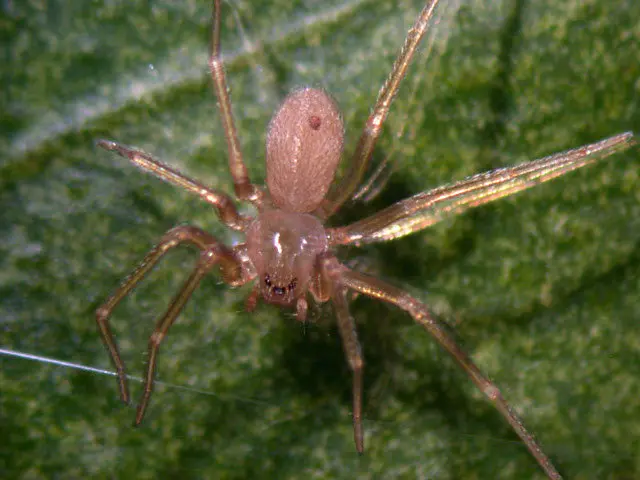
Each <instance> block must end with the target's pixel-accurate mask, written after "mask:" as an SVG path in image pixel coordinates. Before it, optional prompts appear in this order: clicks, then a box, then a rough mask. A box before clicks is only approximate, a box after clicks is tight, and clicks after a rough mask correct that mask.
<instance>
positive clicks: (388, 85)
mask: <svg viewBox="0 0 640 480" xmlns="http://www.w3.org/2000/svg"><path fill="white" fill-rule="evenodd" d="M438 1H439V0H427V2H426V5H425V6H424V8H423V9H422V11H421V12H420V15H419V16H418V18H417V19H416V21H415V23H414V24H413V26H412V27H411V28H410V29H409V33H408V34H407V38H406V39H405V42H404V45H403V46H402V50H401V52H400V55H399V56H398V58H397V59H396V61H395V62H394V64H393V67H392V69H391V73H390V74H389V76H388V77H387V80H386V81H385V82H384V85H383V86H382V88H381V89H380V92H379V93H378V99H377V100H376V104H375V106H374V107H373V111H372V112H371V115H369V118H368V119H367V123H366V124H365V127H364V130H363V131H362V134H361V136H360V139H359V140H358V144H357V146H356V149H355V151H354V153H353V156H352V158H351V164H350V167H349V170H348V171H347V172H346V174H345V176H344V177H343V178H342V179H341V180H340V182H339V183H338V185H336V186H335V188H332V189H331V190H330V192H329V195H328V196H327V198H325V200H324V201H323V203H322V205H321V206H320V208H319V209H318V210H319V211H318V212H317V213H318V215H319V216H321V217H323V218H327V217H329V216H331V215H332V214H334V213H335V212H336V211H337V210H338V209H339V208H340V206H341V205H342V204H343V203H344V202H345V201H347V200H348V199H349V198H351V195H352V194H353V192H354V191H355V190H356V189H357V188H358V185H359V184H360V180H361V179H362V176H363V175H364V172H365V170H366V169H367V164H368V163H369V159H370V158H371V154H372V153H373V149H374V148H375V145H376V142H377V141H378V137H379V136H380V133H381V132H382V126H383V124H384V121H385V120H386V118H387V115H388V114H389V109H390V108H391V103H392V102H393V99H394V97H395V96H396V94H397V93H398V89H399V88H400V83H401V82H402V79H403V78H404V77H405V74H406V73H407V68H409V64H410V63H411V60H412V59H413V56H414V54H415V52H416V50H417V48H418V45H419V44H420V41H421V40H422V37H423V36H424V34H425V33H426V32H427V29H428V27H429V20H430V19H431V17H432V16H433V13H434V11H435V8H436V5H437V4H438Z"/></svg>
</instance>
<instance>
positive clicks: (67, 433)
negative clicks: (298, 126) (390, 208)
mask: <svg viewBox="0 0 640 480" xmlns="http://www.w3.org/2000/svg"><path fill="white" fill-rule="evenodd" d="M444 7H445V8H442V9H441V11H440V14H439V19H440V23H439V26H438V34H439V35H438V36H437V37H436V39H435V40H434V42H433V45H434V48H433V52H432V54H431V56H430V58H429V59H428V61H427V57H426V55H425V51H424V50H423V51H421V52H420V54H419V56H418V58H417V59H416V62H415V64H414V66H413V68H412V69H411V71H410V73H409V76H408V78H407V80H406V83H405V85H404V88H403V89H402V91H401V94H400V95H399V97H398V99H397V103H396V104H395V105H394V108H393V111H392V114H391V116H390V118H389V122H388V123H387V128H386V130H385V133H384V136H383V138H382V140H381V142H380V144H379V149H378V151H377V154H376V155H377V156H376V159H377V160H378V161H380V160H381V159H383V158H384V157H385V156H386V155H390V156H391V158H392V159H393V162H394V167H395V173H394V175H393V177H392V178H391V180H390V182H389V183H388V185H387V188H386V190H385V191H384V192H383V193H382V194H381V195H380V196H379V197H377V198H376V199H375V200H374V201H373V202H371V203H369V204H366V205H362V204H353V205H350V206H349V207H348V208H347V209H345V211H344V212H341V214H340V215H339V216H338V217H336V219H335V220H334V221H333V224H340V223H343V222H347V221H349V220H353V219H356V218H360V217H361V216H363V215H366V214H369V213H372V212H373V211H376V210H378V209H380V208H382V207H384V206H385V205H388V204H390V203H392V202H394V201H396V200H399V199H401V198H404V197H406V196H408V195H410V194H412V193H415V192H418V191H422V190H426V189H428V188H431V187H434V186H437V185H440V184H443V183H447V182H451V181H453V180H458V179H462V178H464V177H465V176H467V175H470V174H472V173H475V172H478V171H483V170H486V169H489V168H495V167H498V166H503V165H509V164H513V163H517V162H520V161H524V160H528V159H533V158H537V157H540V156H544V155H547V154H550V153H553V152H556V151H559V150H563V149H567V148H571V147H575V146H578V145H582V144H584V143H589V142H593V141H596V140H598V139H600V138H603V137H606V136H609V135H612V134H615V133H618V132H622V131H627V130H634V131H635V132H638V131H640V62H638V59H639V58H640V3H638V2H637V1H635V0H614V1H608V0H591V1H577V0H570V1H563V2H556V1H551V0H549V1H493V0H490V1H478V0H472V1H468V2H462V5H455V4H453V3H448V4H445V5H444ZM446 7H449V8H446ZM419 8H420V2H408V1H400V2H383V1H375V0H374V1H347V2H291V1H289V0H287V1H274V2H257V1H248V0H246V1H244V0H243V1H238V2H236V1H234V2H232V3H231V4H228V3H225V4H224V6H223V14H224V21H223V30H224V31H223V50H224V51H225V52H226V54H227V56H228V63H227V72H228V77H229V81H230V84H231V94H232V99H233V102H234V109H235V110H234V113H235V114H236V117H237V121H238V127H239V132H240V139H241V142H242V145H243V147H244V152H245V155H246V160H247V163H248V166H249V169H250V172H251V174H252V177H253V178H254V179H256V180H257V181H259V182H261V181H262V179H263V174H264V165H263V145H264V136H265V128H266V125H267V122H268V120H269V116H270V113H271V112H273V110H274V109H275V108H276V107H277V105H278V103H279V102H280V101H281V100H282V98H283V97H284V95H286V93H287V92H288V91H289V90H291V89H292V88H294V87H295V86H297V85H313V86H322V87H324V88H326V89H327V90H329V91H330V92H331V93H332V94H333V95H335V97H336V99H337V101H338V102H339V104H340V105H341V107H342V109H343V111H344V115H345V119H346V122H347V130H348V134H347V139H348V145H350V147H349V148H348V151H350V150H351V148H352V146H353V145H354V142H355V140H356V138H357V136H358V133H359V129H360V128H362V125H363V123H364V121H365V119H366V116H367V114H368V112H369V109H370V107H371V106H372V104H373V102H374V100H375V96H376V93H377V91H378V89H379V87H380V85H381V84H382V82H383V80H384V78H385V75H386V73H387V72H388V70H389V68H390V65H391V62H392V61H393V58H394V56H395V55H396V53H397V51H398V49H399V46H400V44H401V42H402V39H403V36H404V35H405V33H406V30H407V29H408V27H409V25H410V24H411V22H412V20H413V18H414V17H415V15H416V13H417V11H418V10H419ZM0 18H1V20H0V34H1V35H2V38H3V44H4V45H5V46H6V50H5V51H4V53H3V61H2V64H1V65H0V76H1V77H2V93H1V94H0V99H1V100H0V101H1V102H2V104H1V105H0V125H1V129H2V135H1V136H0V152H1V153H0V155H1V156H0V229H1V233H0V347H1V348H2V349H5V350H11V351H14V352H23V353H29V354H35V355H41V356H45V357H49V358H54V359H58V360H64V361H68V362H75V363H77V364H80V365H85V366H92V367H98V368H111V365H110V361H109V358H108V355H107V353H106V351H105V350H104V347H103V345H102V342H101V340H100V338H99V336H98V333H97V330H96V327H95V322H94V315H93V312H94V310H95V309H96V307H98V306H99V304H100V302H101V301H103V300H104V299H105V298H106V297H107V295H109V294H110V293H111V291H112V290H113V289H114V288H115V287H116V286H117V285H118V282H119V281H120V280H121V279H122V278H123V277H124V276H126V275H127V274H128V273H129V272H130V270H131V269H132V268H133V266H134V265H135V264H136V262H138V261H139V260H140V259H141V258H142V257H143V255H144V254H145V253H146V251H148V249H149V248H150V247H151V246H152V245H153V243H154V242H155V241H156V240H158V239H159V238H160V237H161V235H162V234H163V233H164V232H165V231H166V230H168V229H169V228H171V227H173V226H175V225H178V224H184V223H190V224H194V225H198V226H200V227H202V228H205V229H207V230H208V231H211V232H212V233H213V234H214V235H216V236H218V237H219V238H220V239H221V240H223V241H225V242H227V243H232V242H237V241H239V240H241V237H238V236H237V235H236V234H232V233H230V232H229V231H228V230H226V229H224V228H223V227H222V226H221V224H220V222H219V221H218V220H217V217H216V215H215V214H214V212H213V211H212V210H211V209H210V208H209V207H207V205H205V204H203V203H202V202H199V201H198V200H197V199H195V198H193V197H191V196H189V195H188V194H186V193H183V192H181V191H177V190H176V189H175V188H173V187H171V186H169V185H166V184H164V183H162V182H160V181H159V180H157V179H154V178H152V177H150V176H148V175H145V174H143V173H141V172H140V171H138V170H136V169H135V168H134V167H132V166H131V165H130V164H128V163H127V161H126V160H124V159H122V158H120V157H117V156H116V155H114V154H110V153H109V152H105V151H102V150H98V149H96V148H95V146H94V141H95V139H97V138H109V139H114V140H118V141H121V142H123V143H128V144H134V145H137V146H139V147H141V148H144V149H145V150H147V151H149V152H153V153H154V154H155V155H157V156H158V157H159V158H161V159H164V160H166V161H167V162H170V163H171V164H172V165H175V166H177V167H179V168H180V169H182V170H183V171H185V172H187V173H188V174H190V175H192V176H193V177H195V178H198V179H200V180H201V181H203V182H205V183H207V184H209V185H211V186H212V187H215V188H219V189H221V190H224V191H226V192H231V189H230V178H229V174H228V172H227V168H226V151H225V143H224V139H223V136H222V131H221V126H220V122H219V119H218V115H217V109H216V105H215V99H214V98H213V95H212V93H211V88H210V83H209V78H208V75H207V70H206V61H207V51H208V29H209V24H210V5H209V3H208V2H193V1H180V2H175V1H158V2H149V1H145V2H124V1H120V2H116V1H110V2H99V1H86V2H71V1H66V2H63V1H58V2H42V1H24V2H16V1H4V2H3V3H2V12H1V17H0ZM639 156H640V151H639V149H637V148H635V149H631V150H629V151H627V152H625V153H622V154H619V155H615V156H614V157H610V158H608V159H607V160H606V161H604V162H602V163H601V164H599V165H596V166H594V167H590V168H586V169H584V170H582V171H579V172H576V173H573V174H570V175H568V176H566V177H564V178H562V179H559V180H556V181H554V182H552V183H550V184H546V185H544V186H540V187H538V188H536V189H534V190H532V191H530V192H526V193H523V194H520V195H518V196H516V197H513V198H510V199H506V200H503V201H501V202H498V203H496V204H494V205H490V206H487V207H484V208H481V209H478V210H475V211H473V212H470V213H469V214H467V215H464V216H462V217H460V218H456V219H452V220H450V221H446V222H443V223H442V224H440V225H437V226H435V227H433V228H431V229H429V230H427V231H425V232H423V233H420V234H416V235H414V236H411V237H408V238H405V239H402V240H399V241H397V242H394V243H389V244H382V245H373V246H370V247H367V248H362V249H350V250H347V249H345V250H344V251H340V252H339V254H340V256H341V258H344V259H345V261H346V260H347V259H355V260H354V261H355V262H356V263H357V264H358V265H360V266H361V267H362V268H365V269H367V270H369V271H372V272H375V273H376V274H377V275H380V276H381V277H382V278H384V279H386V280H388V281H390V282H392V283H394V284H396V285H399V286H402V287H404V288H407V289H408V290H409V291H410V292H412V293H414V294H415V295H417V296H418V297H419V298H420V299H422V300H423V301H425V302H427V303H428V304H429V305H430V306H431V308H432V310H433V312H434V314H436V315H437V316H439V317H440V318H442V319H443V320H445V321H447V322H448V323H449V324H450V325H451V326H452V327H453V329H454V330H455V332H456V335H457V337H458V338H459V339H460V341H461V342H462V343H463V344H464V345H465V347H466V348H467V349H468V350H469V352H470V353H471V354H472V356H473V358H474V359H475V360H476V361H477V362H478V364H479V365H480V366H481V368H483V369H484V370H485V371H486V372H488V374H489V375H490V377H491V378H492V379H493V380H495V381H496V382H497V384H498V385H499V386H500V387H501V388H502V389H503V393H504V394H505V396H506V397H507V399H508V400H509V401H510V402H512V404H513V405H514V406H515V408H516V409H517V410H518V411H519V412H520V413H521V414H522V416H523V417H524V420H525V422H526V424H527V425H528V427H529V428H530V429H531V430H532V431H533V432H534V433H535V434H536V435H537V437H538V439H539V440H540V441H541V443H542V444H543V446H544V448H545V449H546V451H547V452H548V453H549V454H550V455H551V457H552V458H553V459H554V461H555V462H556V463H557V466H558V468H559V469H560V470H561V471H562V472H563V474H564V475H566V478H574V479H575V478H579V479H605V478H606V479H633V478H640V456H639V455H638V445H639V442H640V375H639V374H638V365H639V363H640V356H639V353H638V352H639V351H640V333H639V332H638V312H639V311H640V279H639V278H638V272H639V271H640V202H639V200H640V189H639V188H638V185H639V180H640V178H639V177H640V158H639ZM194 259H195V255H194V254H193V252H191V251H189V250H188V249H185V250H179V251H176V252H175V253H173V254H172V255H170V257H169V258H167V259H166V261H165V262H163V264H162V266H161V267H160V268H158V269H157V270H156V271H154V273H153V274H152V276H151V278H149V279H148V281H147V282H145V283H144V284H142V285H141V286H140V288H139V289H138V290H137V291H136V292H135V294H133V295H132V296H131V297H130V298H128V299H127V300H126V301H125V302H124V303H123V304H122V305H121V306H120V307H119V308H118V309H117V310H116V312H115V315H114V318H113V324H112V325H113V329H114V331H115V332H116V335H117V340H118V342H119V345H120V348H121V352H122V354H123V356H124V358H125V361H126V362H127V366H128V369H129V373H130V374H131V375H140V374H141V373H142V371H143V368H144V361H145V357H146V345H147V337H148V335H149V334H150V332H151V330H152V328H153V324H154V321H155V319H156V317H157V316H158V315H159V314H160V313H161V312H162V311H163V309H164V308H165V306H166V305H167V303H168V302H169V299H170V298H171V296H172V295H173V294H174V293H175V292H176V291H177V289H178V288H179V285H180V284H181V283H182V281H183V280H184V278H185V277H186V275H187V274H188V272H189V269H190V268H191V266H192V264H193V261H194ZM247 293H248V289H247V288H242V289H237V290H232V289H230V288H228V287H226V286H225V285H224V284H222V283H221V282H220V280H219V279H218V278H217V277H216V276H215V275H212V276H211V277H209V278H208V279H207V280H206V281H205V282H204V283H203V285H202V286H201V288H200V289H199V290H198V291H197V292H196V294H195V295H194V297H193V299H192V300H191V302H190V303H189V304H188V306H187V308H186V310H185V312H184V314H183V315H182V316H181V318H180V319H179V321H178V322H177V323H176V325H175V326H174V327H173V328H172V330H171V331H170V333H169V336H168V337H167V339H166V341H165V343H164V344H163V345H162V348H161V353H160V360H159V375H158V378H159V380H161V381H163V382H166V384H163V385H158V386H157V388H156V391H155V393H154V395H153V397H152V402H151V405H150V409H149V411H148V413H147V417H146V419H145V421H144V423H143V424H142V426H141V427H140V428H133V427H132V426H131V423H132V421H133V417H134V409H133V406H131V407H130V408H127V407H125V406H123V405H122V404H121V403H120V401H119V400H118V396H117V390H116V382H115V381H114V380H113V378H110V377H107V376H105V375H100V374H97V373H88V372H83V371H79V370H75V369H71V368H64V367H60V366H53V365H50V364H47V363H44V362H41V361H40V362H37V361H31V360H25V359H19V358H16V357H14V356H10V355H8V354H6V353H5V354H3V355H2V356H0V365H1V370H0V429H1V431H2V440H1V441H0V477H2V478H27V479H38V478H88V477H91V478H140V479H143V478H173V477H177V476H178V475H179V476H181V477H182V478H249V477H254V478H303V477H304V478H428V479H461V478H464V479H473V478H477V479H487V478H505V479H519V478H542V475H541V473H540V471H539V469H538V467H537V465H536V464H535V462H534V461H533V460H532V458H531V457H530V455H529V454H528V453H527V451H526V449H525V448H524V446H523V445H522V444H521V443H520V442H519V441H518V440H517V438H516V437H515V435H514V434H513V433H512V432H511V429H510V427H509V426H508V425H507V424H506V422H505V421H504V420H503V419H502V418H501V417H500V416H499V414H498V413H497V412H496V411H494V409H493V408H492V407H491V406H490V405H489V404H488V403H487V402H486V401H485V400H484V399H483V397H482V396H481V394H480V393H479V392H478V391H476V389H475V388H474V387H473V385H472V384H471V383H470V382H469V380H468V379H467V378H466V376H465V375H464V373H463V372H461V371H460V370H459V368H458V367H457V365H455V364H454V363H453V362H452V361H451V360H450V359H449V358H448V357H447V355H445V354H444V353H443V352H441V351H440V349H439V347H438V346H437V345H435V343H434V342H433V341H432V340H431V338H429V336H428V335H427V333H426V332H424V331H423V330H422V329H421V328H420V327H417V326H415V325H414V324H413V323H412V321H411V320H410V319H409V318H407V316H406V315H404V314H402V313H400V312H398V311H395V310H393V309H391V308H387V307H386V306H380V304H378V303H376V302H374V301H371V300H368V299H365V298H361V297H359V298H357V299H356V300H355V301H354V302H353V306H352V311H353V314H354V316H355V317H356V318H357V320H358V325H359V331H360V337H361V340H362V344H363V350H364V354H365V359H366V361H367V364H366V369H365V374H366V384H365V400H364V401H365V404H364V406H365V428H366V453H365V455H364V456H361V457H359V456H358V455H357V454H356V453H355V448H354V445H353V440H352V431H351V428H352V427H351V419H350V411H351V399H350V390H351V384H350V382H351V380H350V374H349V371H348V369H347V367H346V364H345V361H344V357H343V353H342V347H341V344H340V339H339V337H338V334H337V331H336V328H335V326H334V324H333V321H332V318H333V317H332V312H331V309H330V308H327V307H321V308H318V309H313V311H312V315H311V316H312V320H313V322H312V323H310V324H307V325H306V326H301V325H300V324H298V323H297V322H295V320H294V319H293V316H292V313H291V312H281V311H279V310H278V309H277V308H275V307H269V306H265V305H261V306H260V307H259V308H258V310H257V312H255V313H254V314H247V313H245V312H244V310H243V308H244V307H243V301H244V298H245V297H246V295H247ZM177 386H179V387H180V388H177ZM183 387H186V388H183ZM132 389H133V395H134V398H137V396H138V395H139V393H140V385H139V384H138V383H135V382H133V383H132Z"/></svg>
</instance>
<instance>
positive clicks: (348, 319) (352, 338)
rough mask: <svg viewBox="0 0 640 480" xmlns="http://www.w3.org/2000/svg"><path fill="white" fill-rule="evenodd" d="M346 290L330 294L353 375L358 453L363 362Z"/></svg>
mask: <svg viewBox="0 0 640 480" xmlns="http://www.w3.org/2000/svg"><path fill="white" fill-rule="evenodd" d="M346 293H347V289H346V288H344V287H338V288H335V289H334V291H333V294H332V300H333V305H334V307H335V310H336V316H337V317H338V330H339V332H340V337H341V338H342V345H343V347H344V353H345V355H346V357H347V362H348V363H349V368H351V371H352V373H353V439H354V440H355V442H356V450H357V451H358V453H363V452H364V433H363V429H362V373H363V372H362V370H363V368H364V361H363V359H362V352H361V350H360V343H359V342H358V332H357V331H356V324H355V322H354V321H353V317H352V316H351V314H350V313H349V306H348V304H347V297H346Z"/></svg>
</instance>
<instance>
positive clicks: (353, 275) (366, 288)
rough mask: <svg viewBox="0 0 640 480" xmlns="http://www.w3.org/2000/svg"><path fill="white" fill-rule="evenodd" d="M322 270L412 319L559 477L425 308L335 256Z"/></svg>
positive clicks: (544, 466)
mask: <svg viewBox="0 0 640 480" xmlns="http://www.w3.org/2000/svg"><path fill="white" fill-rule="evenodd" d="M321 268H322V269H323V270H324V271H325V272H326V275H328V276H330V277H331V278H332V279H333V281H334V282H335V283H336V284H338V285H341V286H343V287H346V288H349V289H352V290H355V291H357V292H360V293H362V294H364V295H368V296H370V297H373V298H377V299H379V300H382V301H385V302H388V303H391V304H393V305H395V306H397V307H399V308H401V309H402V310H405V311H406V312H407V313H409V314H410V315H411V316H412V317H413V319H414V320H415V321H416V322H417V323H419V324H420V325H422V326H423V327H424V328H425V330H427V331H428V332H429V333H430V334H431V335H432V336H433V337H434V338H435V339H436V341H437V342H438V343H439V344H440V345H441V346H442V347H443V348H444V349H445V350H446V351H447V352H449V354H450V355H451V356H452V357H453V358H454V359H455V360H456V362H457V363H458V364H459V365H460V366H461V367H462V368H463V369H464V371H465V372H466V373H467V374H468V375H469V376H470V377H471V380H472V381H473V383H475V384H476V386H477V387H478V388H479V389H480V391H481V392H482V393H483V394H484V395H485V396H486V397H487V399H488V400H489V401H490V402H491V403H492V404H493V405H494V406H495V407H496V409H497V410H498V411H499V412H500V414H501V415H502V416H503V417H504V418H505V419H506V420H507V421H508V422H509V424H510V425H511V427H512V428H513V430H514V431H515V432H516V434H517V435H518V436H519V437H520V438H521V439H522V441H523V442H524V444H525V445H526V447H527V448H528V449H529V451H530V452H531V454H532V455H533V456H534V458H535V459H536V460H537V462H538V463H539V464H540V466H541V467H542V469H543V470H544V471H545V473H546V474H547V476H548V477H549V478H550V479H552V480H559V479H561V478H562V477H561V476H560V474H559V473H558V471H557V470H556V468H555V467H554V466H553V464H552V463H551V460H550V459H549V457H548V456H547V455H546V454H545V453H544V452H543V451H542V448H541V447H540V445H539V444H538V442H537V441H536V439H535V438H534V437H533V435H532V434H531V433H529V431H528V430H527V429H526V428H525V426H524V424H523V422H522V420H521V419H520V417H519V416H518V415H517V414H516V412H515V411H514V410H513V409H512V408H511V407H510V406H509V404H508V403H507V401H506V400H505V399H504V397H503V396H502V394H501V393H500V390H498V387H496V385H494V384H493V383H492V382H491V381H490V380H489V379H488V378H487V377H486V375H484V374H483V373H482V372H481V371H480V369H479V368H478V367H477V366H476V364H475V363H474V362H473V360H471V358H470V357H469V355H468V354H467V353H466V352H465V351H464V350H462V348H461V347H460V346H459V345H458V344H457V343H456V341H455V340H454V339H453V337H452V336H451V335H450V334H449V333H448V332H447V330H446V328H445V327H444V325H443V324H442V323H440V322H439V321H438V320H437V319H435V318H434V317H432V316H431V314H430V313H429V310H428V309H427V307H426V305H424V304H423V303H421V302H419V301H418V300H417V299H415V298H413V297H412V296H411V295H409V294H408V293H406V292H404V291H402V290H400V289H398V288H396V287H394V286H392V285H389V284H387V283H385V282H383V281H381V280H378V279H376V278H373V277H369V276H367V275H363V274H361V273H358V272H355V271H353V270H350V269H348V268H347V267H345V266H344V265H341V264H340V263H339V262H338V260H337V259H336V258H335V257H327V258H324V259H322V266H321Z"/></svg>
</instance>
